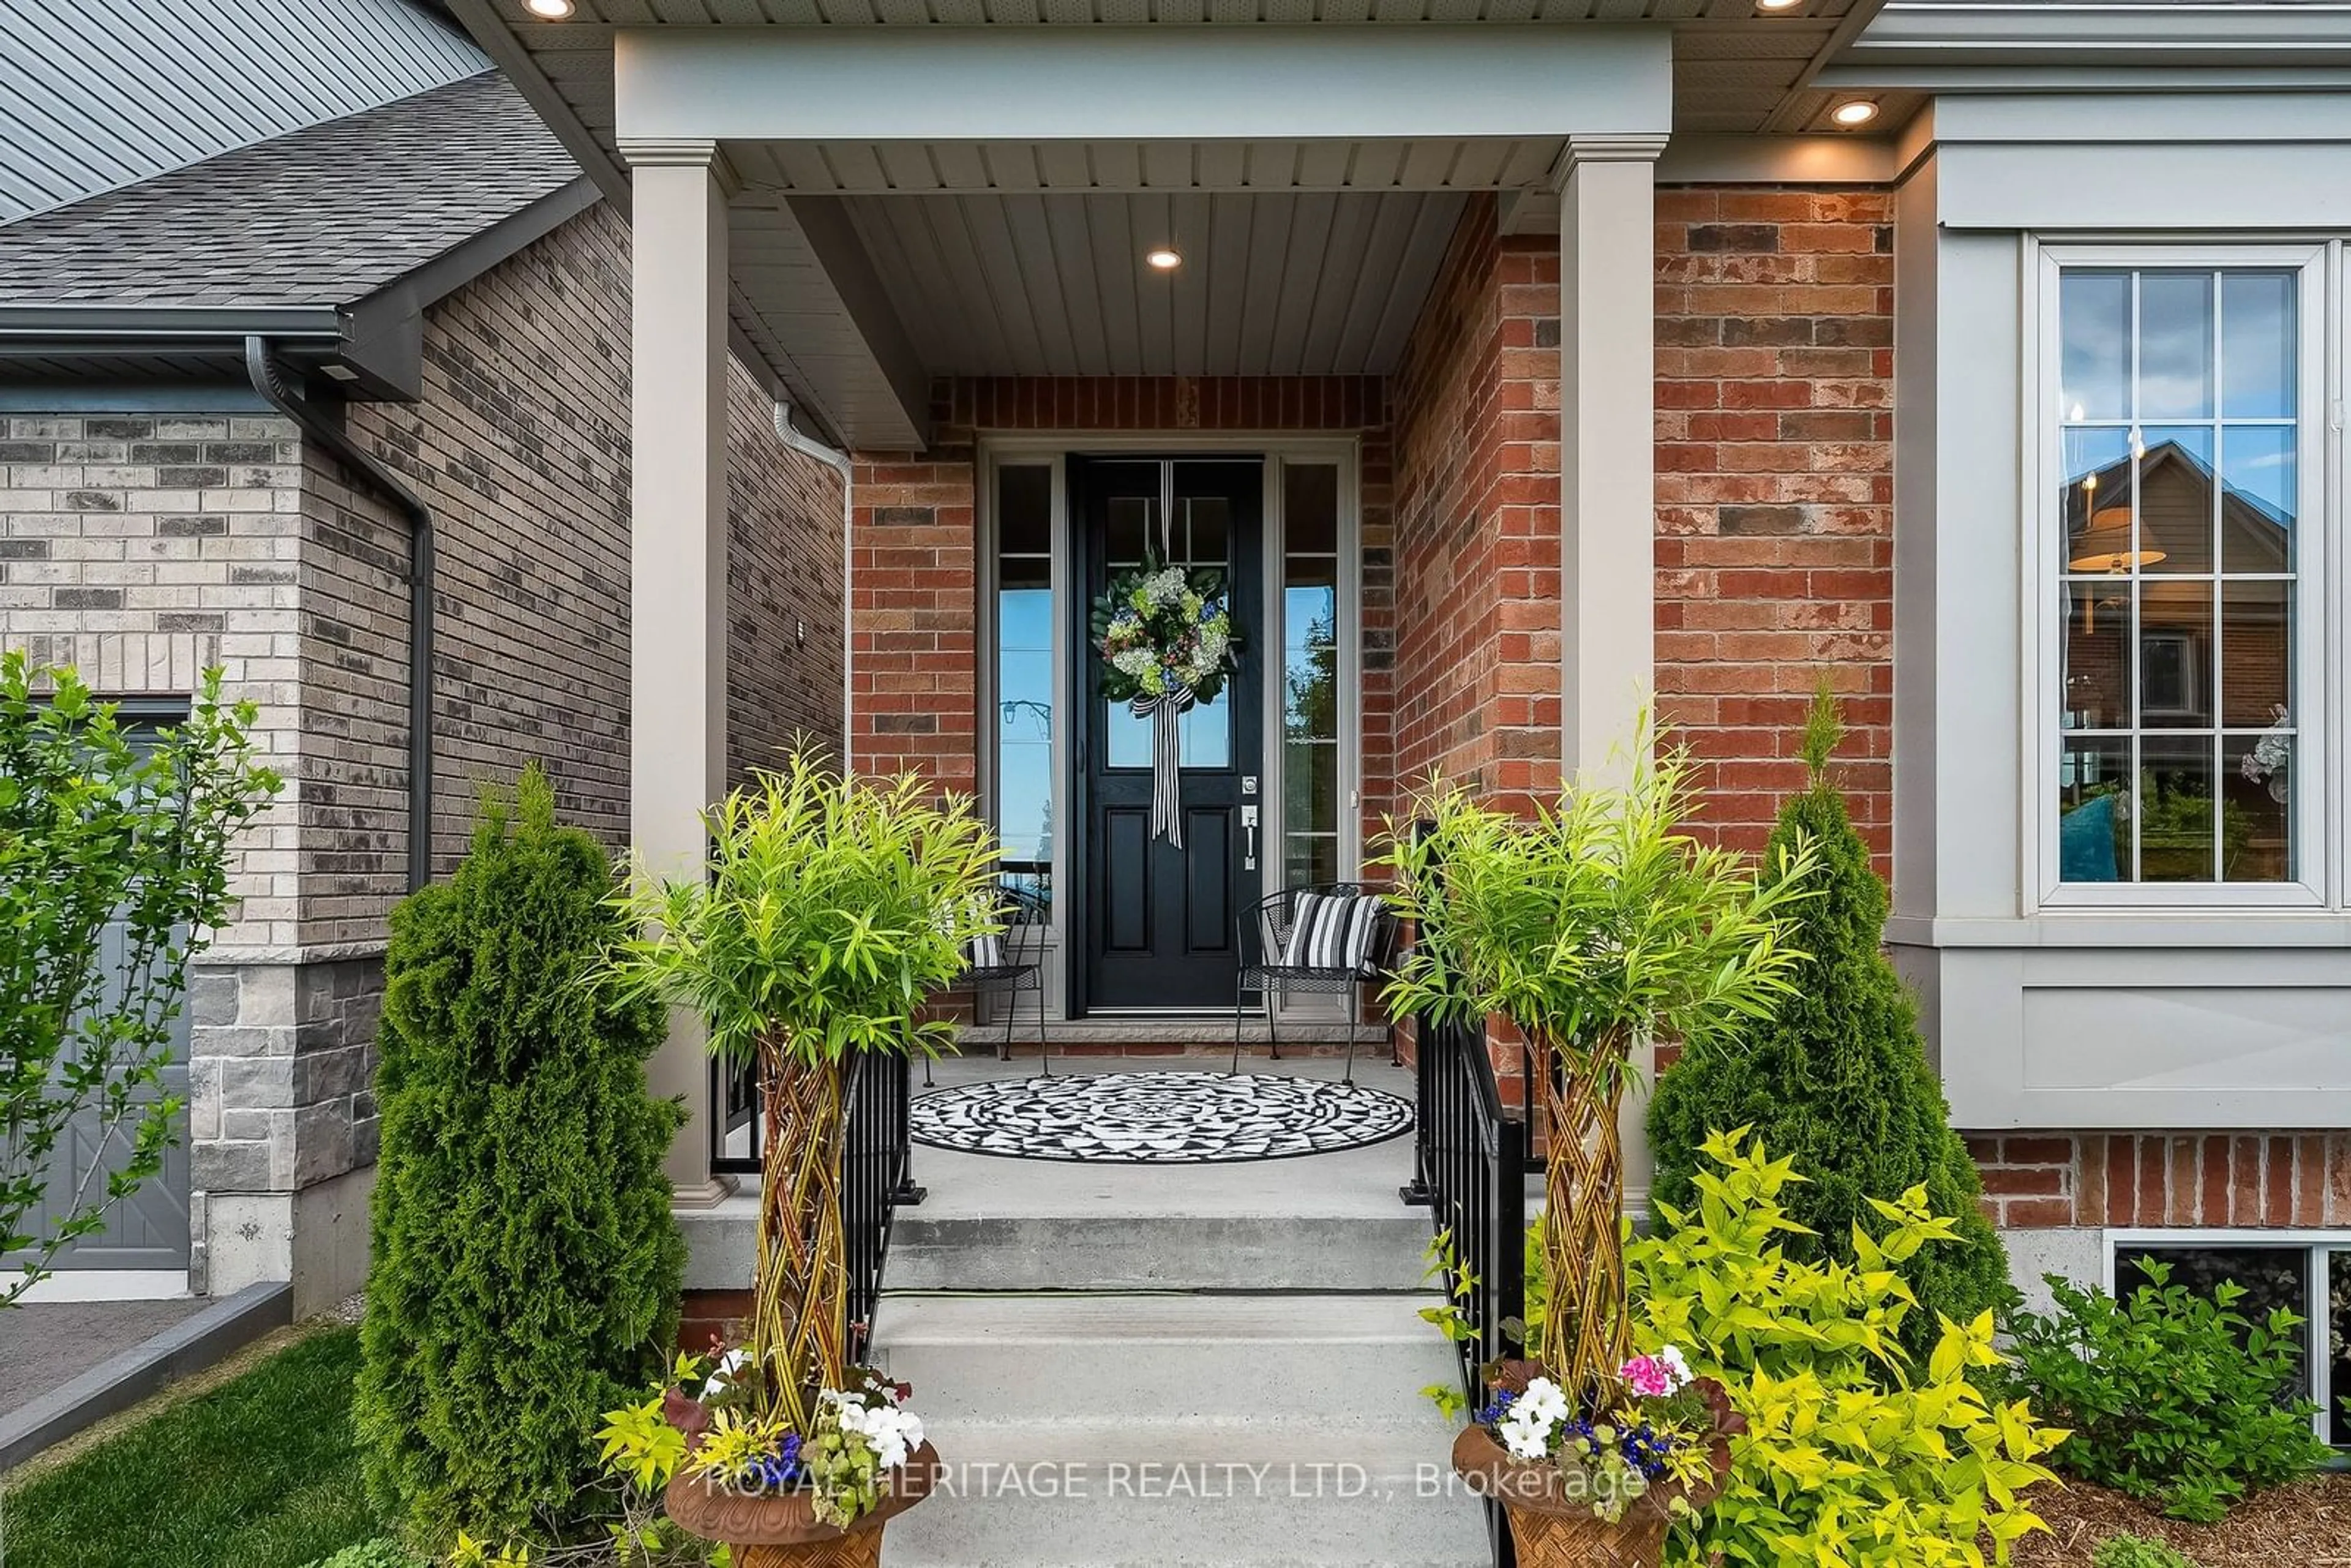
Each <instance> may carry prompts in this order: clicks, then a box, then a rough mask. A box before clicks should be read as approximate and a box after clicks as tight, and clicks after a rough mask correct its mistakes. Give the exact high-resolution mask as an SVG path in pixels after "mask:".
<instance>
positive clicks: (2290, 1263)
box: [2106, 1230, 2351, 1448]
mask: <svg viewBox="0 0 2351 1568" xmlns="http://www.w3.org/2000/svg"><path fill="white" fill-rule="evenodd" d="M2108 1239H2109V1240H2110V1241H2111V1242H2112V1244H2113V1245H2112V1249H2111V1250H2110V1251H2109V1252H2108V1254H2107V1258H2106V1288H2107V1291H2108V1292H2109V1293H2110V1294H2112V1295H2114V1296H2115V1297H2116V1298H2117V1299H2119V1300H2127V1299H2128V1298H2129V1297H2130V1295H2131V1294H2132V1292H2134V1291H2137V1289H2138V1288H2139V1287H2140V1286H2142V1285H2145V1284H2147V1283H2148V1280H2147V1272H2146V1270H2144V1268H2143V1267H2142V1266H2141V1265H2142V1264H2143V1263H2144V1262H2146V1261H2147V1260H2153V1261H2155V1262H2158V1263H2161V1264H2164V1265H2166V1266H2167V1267H2168V1270H2169V1271H2170V1272H2169V1280H2170V1282H2171V1283H2172V1284H2175V1285H2185V1286H2186V1287H2188V1289H2189V1290H2190V1291H2194V1292H2196V1293H2197V1294H2199V1295H2207V1296H2209V1295H2210V1294H2211V1292H2212V1290H2213V1287H2215V1286H2217V1285H2219V1284H2220V1282H2221V1281H2230V1282H2231V1283H2233V1284H2235V1285H2237V1286H2239V1287H2240V1288H2241V1289H2242V1290H2243V1291H2244V1292H2245V1293H2244V1295H2243V1296H2242V1297H2241V1298H2240V1299H2239V1300H2238V1301H2237V1302H2236V1304H2235V1306H2234V1307H2233V1308H2232V1309H2231V1310H2232V1311H2234V1312H2238V1313H2240V1314H2241V1315H2243V1316H2244V1317H2247V1318H2250V1319H2252V1321H2253V1322H2267V1321H2268V1318H2269V1315H2270V1313H2271V1312H2273V1311H2274V1310H2276V1309H2277V1308H2280V1307H2283V1308H2284V1309H2285V1310H2286V1311H2288V1312H2292V1313H2294V1315H2295V1316H2296V1317H2298V1318H2300V1319H2302V1325H2301V1327H2299V1328H2297V1329H2295V1330H2294V1343H2295V1346H2296V1348H2297V1350H2298V1351H2299V1353H2300V1359H2301V1364H2302V1365H2301V1370H2302V1383H2303V1388H2302V1390H2301V1392H2303V1393H2304V1394H2305V1395H2306V1396H2308V1398H2309V1399H2310V1401H2311V1403H2312V1404H2314V1405H2315V1406H2318V1415H2317V1416H2316V1419H2315V1425H2316V1426H2317V1428H2318V1435H2319V1436H2320V1437H2323V1438H2325V1440H2326V1441H2327V1442H2329V1443H2331V1444H2333V1445H2334V1446H2335V1447H2336V1448H2351V1232H2343V1233H2336V1234H2322V1233H2312V1232H2294V1231H2285V1232H2280V1231H2275V1230H2246V1231H2220V1230H2193V1231H2190V1230H2144V1231H2122V1232H2110V1233H2109V1236H2108Z"/></svg>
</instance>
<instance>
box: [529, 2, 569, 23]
mask: <svg viewBox="0 0 2351 1568" xmlns="http://www.w3.org/2000/svg"><path fill="white" fill-rule="evenodd" d="M522 8H523V9H524V10H526V11H528V12H529V13H530V14H531V15H532V16H540V17H544V18H545V19H547V20H548V21H549V22H567V21H569V20H570V19H571V0H522Z"/></svg>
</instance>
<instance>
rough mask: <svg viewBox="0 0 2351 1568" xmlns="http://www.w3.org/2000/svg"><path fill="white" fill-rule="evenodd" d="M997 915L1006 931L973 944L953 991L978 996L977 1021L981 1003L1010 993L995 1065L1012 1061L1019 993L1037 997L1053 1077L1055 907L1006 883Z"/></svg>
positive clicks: (1043, 1048)
mask: <svg viewBox="0 0 2351 1568" xmlns="http://www.w3.org/2000/svg"><path fill="white" fill-rule="evenodd" d="M997 913H998V917H999V918H1000V919H1002V921H1003V922H1004V930H1003V932H1002V933H1001V934H1000V935H998V936H992V937H988V938H986V939H985V940H984V941H981V942H977V943H974V944H973V945H972V948H971V951H970V952H969V953H967V955H966V962H965V967H964V971H963V973H962V974H960V975H957V976H956V977H955V979H954V980H953V982H951V983H950V984H949V986H948V989H949V990H955V991H969V992H971V993H972V994H973V997H974V1005H973V1009H972V1021H973V1023H974V1024H975V1025H977V1022H978V1006H977V998H979V997H983V996H987V995H990V994H992V993H997V992H1002V993H1005V1001H1004V1040H1003V1042H1002V1043H1001V1044H999V1045H998V1047H997V1048H996V1060H997V1061H1011V1060H1012V1023H1013V1015H1014V1013H1015V1012H1017V1011H1018V1010H1019V999H1020V993H1021V992H1023V991H1034V992H1035V993H1036V994H1037V1055H1038V1060H1039V1065H1040V1071H1041V1072H1042V1073H1043V1074H1044V1075H1045V1076H1046V1077H1049V1078H1050V1077H1051V1076H1052V1072H1053V1056H1052V1046H1051V1042H1050V1039H1049V1038H1048V1036H1047V1035H1046V1032H1045V939H1046V935H1047V933H1048V931H1049V929H1050V925H1051V920H1052V906H1051V905H1050V904H1048V903H1047V902H1046V900H1045V897H1044V895H1043V894H1040V892H1038V891H1037V890H1035V889H1033V888H1027V887H1015V886H1012V885H1010V884H1005V885H1003V886H1000V887H998V889H997ZM930 1081H931V1079H930V1064H929V1063H928V1062H927V1061H926V1062H925V1063H924V1067H923V1082H924V1083H925V1084H928V1083H929V1082H930Z"/></svg>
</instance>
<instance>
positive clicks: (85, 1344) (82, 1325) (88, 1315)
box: [0, 1296, 210, 1416]
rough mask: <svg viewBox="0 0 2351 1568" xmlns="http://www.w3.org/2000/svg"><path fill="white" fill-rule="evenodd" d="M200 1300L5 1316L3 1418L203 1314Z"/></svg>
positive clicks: (1, 1332)
mask: <svg viewBox="0 0 2351 1568" xmlns="http://www.w3.org/2000/svg"><path fill="white" fill-rule="evenodd" d="M209 1304H210V1303H209V1302H207V1301H204V1300H202V1299H201V1298H199V1297H195V1296H177V1297H173V1298H171V1299H169V1300H166V1301H51V1302H44V1303H42V1304H40V1305H37V1306H20V1307H9V1308H6V1309H5V1310H0V1416H5V1415H6V1414H8V1413H9V1412H10V1411H12V1410H15V1409H16V1408H18V1407H19V1406H25V1405H28V1404H30V1403H32V1402H33V1401H34V1400H35V1399H37V1398H39V1397H40V1396H42V1395H44V1394H47V1393H48V1392H50V1391H51V1390H52V1389H55V1388H57V1387H59V1386H61V1385H65V1384H68V1383H70V1382H72V1381H73V1380H74V1379H75V1378H77V1377H78V1376H80V1375H82V1374H83V1373H85V1372H88V1371H89V1369H90V1368H91V1367H94V1366H97V1365H98V1364H100V1363H101V1362H104V1361H107V1360H109V1359H110V1358H112V1357H114V1356H116V1355H119V1354H121V1353H122V1352H124V1351H126V1350H130V1349H132V1348H134V1347H136V1346H138V1345H141V1344H144V1343H146V1342H147V1341H149V1340H150V1339H152V1338H153V1337H154V1336H155V1335H157V1334H159V1333H162V1332H163V1331H164V1330H165V1329H168V1328H172V1327H175V1326H177V1325H178V1324H180V1323H183V1322H186V1321H187V1320H188V1319H190V1318H192V1317H193V1316H195V1315H196V1313H198V1312H202V1311H204V1308H205V1307H206V1306H207V1305H209Z"/></svg>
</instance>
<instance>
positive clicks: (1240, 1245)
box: [887, 1162, 1429, 1291]
mask: <svg viewBox="0 0 2351 1568" xmlns="http://www.w3.org/2000/svg"><path fill="white" fill-rule="evenodd" d="M1301 1163H1302V1162H1301ZM1251 1168H1253V1169H1258V1170H1262V1169H1264V1168H1266V1167H1265V1166H1253V1167H1251ZM927 1208H928V1206H927V1205H926V1206H925V1207H923V1208H911V1209H904V1210H902V1211H900V1213H899V1215H898V1218H897V1221H896V1224H895V1226H894V1227H893V1229H892V1232H891V1236H890V1263H889V1274H888V1278H887V1283H888V1284H889V1286H890V1288H892V1289H893V1290H901V1291H1040V1290H1070V1291H1412V1290H1416V1289H1418V1288H1419V1287H1420V1285H1421V1283H1422V1273H1423V1270H1424V1269H1425V1268H1426V1264H1425V1263H1424V1261H1423V1259H1422V1251H1423V1249H1426V1247H1427V1245H1428V1234H1429V1231H1428V1216H1427V1211H1426V1210H1425V1209H1415V1208H1406V1207H1404V1206H1403V1205H1402V1204H1395V1206H1394V1210H1393V1212H1392V1213H1384V1214H1380V1215H1377V1216H1364V1215H1351V1216H1338V1215H1329V1216H1318V1215H1312V1214H1229V1215H1154V1214H1132V1213H1114V1212H1113V1213H1097V1214H1088V1213H1083V1212H1071V1213H1062V1214H1016V1215H1000V1216H992V1217H977V1216H961V1215H954V1214H950V1213H946V1212H944V1211H941V1212H938V1213H935V1214H934V1213H931V1212H926V1210H927Z"/></svg>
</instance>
